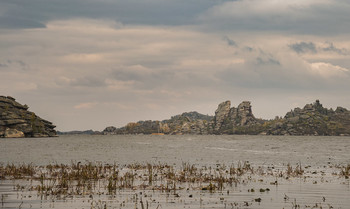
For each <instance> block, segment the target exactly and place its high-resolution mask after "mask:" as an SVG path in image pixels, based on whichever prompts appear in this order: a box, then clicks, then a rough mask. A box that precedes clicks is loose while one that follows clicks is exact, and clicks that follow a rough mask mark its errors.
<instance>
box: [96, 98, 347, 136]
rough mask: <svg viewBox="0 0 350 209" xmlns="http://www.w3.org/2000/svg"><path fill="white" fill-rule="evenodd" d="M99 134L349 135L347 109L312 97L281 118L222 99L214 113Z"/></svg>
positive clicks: (111, 129) (148, 123) (183, 116)
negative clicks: (257, 115)
mask: <svg viewBox="0 0 350 209" xmlns="http://www.w3.org/2000/svg"><path fill="white" fill-rule="evenodd" d="M102 133H103V134H152V133H164V134H250V135H254V134H264V135H350V111H348V110H347V109H345V108H342V107H338V108H337V109H336V110H335V111H334V110H332V109H327V108H324V107H323V106H322V104H321V103H320V102H319V101H318V100H316V102H314V103H313V104H307V105H305V107H304V108H303V109H301V108H295V109H294V110H291V111H290V112H288V113H287V114H286V115H285V117H284V118H280V117H276V119H274V120H263V119H258V118H255V117H254V115H253V112H252V107H251V104H250V102H249V101H244V102H242V103H241V104H239V105H238V107H237V108H236V107H231V102H230V101H225V102H222V103H220V104H219V105H218V108H217V110H216V111H215V116H214V117H212V116H208V115H202V114H199V113H197V112H190V113H183V114H181V115H176V116H173V117H171V119H169V120H163V121H139V122H137V123H129V124H127V125H126V126H124V127H122V128H115V127H107V128H106V129H105V130H104V131H103V132H102Z"/></svg>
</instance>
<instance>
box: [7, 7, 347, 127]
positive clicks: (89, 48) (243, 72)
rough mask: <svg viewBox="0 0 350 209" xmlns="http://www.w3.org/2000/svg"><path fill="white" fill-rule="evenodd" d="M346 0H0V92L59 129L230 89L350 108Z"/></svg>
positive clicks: (210, 106)
mask: <svg viewBox="0 0 350 209" xmlns="http://www.w3.org/2000/svg"><path fill="white" fill-rule="evenodd" d="M349 11H350V2H349V1H348V0H289V1H284V0H236V1H235V0H230V1H229V0H127V1H126V0H50V1H48V0H1V1H0V95H5V96H7V95H10V96H13V97H15V98H16V99H17V101H18V102H20V103H22V104H27V105H29V107H30V110H31V111H34V112H35V113H37V114H38V115H39V116H41V117H42V118H45V119H47V120H50V121H52V122H53V123H54V124H56V125H57V130H62V131H68V130H86V129H94V130H103V129H104V128H105V127H106V126H110V125H113V126H116V127H120V126H123V125H125V124H126V123H127V122H131V121H138V120H146V119H152V120H161V119H167V118H170V116H172V115H176V114H179V113H182V112H188V111H194V110H196V111H198V112H201V113H204V114H210V115H213V114H214V112H215V109H216V108H217V105H218V104H219V103H220V102H222V101H226V100H231V103H232V105H233V106H238V104H239V103H240V102H241V101H243V100H249V101H251V102H252V108H253V113H254V115H255V116H256V117H259V118H265V119H270V118H274V116H276V115H278V116H284V114H285V113H286V112H287V111H289V110H290V109H292V108H294V107H303V106H304V105H305V104H306V103H312V102H314V101H315V100H316V99H319V100H320V101H321V103H322V104H323V105H324V106H325V107H329V108H330V107H332V108H336V107H337V106H343V107H346V108H348V109H350V95H349V92H350V91H349V90H350V38H349V37H350V15H349Z"/></svg>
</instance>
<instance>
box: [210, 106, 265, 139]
mask: <svg viewBox="0 0 350 209" xmlns="http://www.w3.org/2000/svg"><path fill="white" fill-rule="evenodd" d="M260 124H261V121H260V120H258V119H256V118H255V117H254V115H253V113H252V107H251V105H250V102H249V101H244V102H242V103H241V104H239V105H238V107H237V108H235V107H232V108H231V102H230V101H226V102H223V103H221V104H219V106H218V109H217V110H216V111H215V116H214V119H213V121H212V122H211V124H210V133H213V134H245V132H246V131H248V129H251V128H254V127H256V126H259V125H260ZM250 131H251V130H250Z"/></svg>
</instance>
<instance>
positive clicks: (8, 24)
mask: <svg viewBox="0 0 350 209" xmlns="http://www.w3.org/2000/svg"><path fill="white" fill-rule="evenodd" d="M224 1H225V0H201V1H197V0H177V1H175V0H171V1H164V0H145V1H139V0H128V1H125V0H104V1H97V0H50V1H47V0H30V1H27V0H2V1H0V8H3V9H2V10H0V26H1V27H3V28H36V27H44V26H45V23H46V22H48V21H51V20H58V19H70V18H94V19H112V20H116V21H119V22H122V23H126V24H149V25H159V24H160V25H186V24H191V23H192V22H193V20H194V19H195V17H196V16H197V15H198V14H200V13H202V12H204V11H206V10H207V9H209V8H210V7H212V6H214V5H217V4H220V3H222V2H224Z"/></svg>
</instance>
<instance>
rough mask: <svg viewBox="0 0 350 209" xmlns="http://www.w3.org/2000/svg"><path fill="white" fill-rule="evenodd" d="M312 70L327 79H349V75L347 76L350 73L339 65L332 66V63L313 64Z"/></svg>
mask: <svg viewBox="0 0 350 209" xmlns="http://www.w3.org/2000/svg"><path fill="white" fill-rule="evenodd" d="M311 70H312V71H314V72H315V73H317V74H319V75H321V76H322V77H325V78H329V77H333V76H335V77H344V76H347V77H348V78H349V74H347V72H349V70H348V69H346V68H343V67H340V66H337V65H332V64H330V63H324V62H316V63H311Z"/></svg>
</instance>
